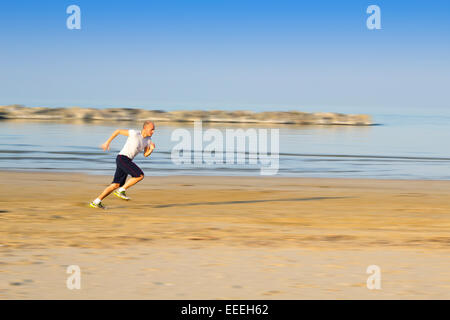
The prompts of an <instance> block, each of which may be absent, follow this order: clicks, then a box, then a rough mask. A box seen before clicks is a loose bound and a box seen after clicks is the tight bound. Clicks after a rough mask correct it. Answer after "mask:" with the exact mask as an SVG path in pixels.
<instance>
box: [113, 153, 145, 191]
mask: <svg viewBox="0 0 450 320" xmlns="http://www.w3.org/2000/svg"><path fill="white" fill-rule="evenodd" d="M117 161H118V164H119V165H120V167H121V168H122V169H123V170H124V171H126V173H127V174H129V175H130V176H131V178H130V179H129V180H128V181H127V182H126V183H125V184H123V186H122V185H121V188H120V189H119V192H120V191H124V190H127V189H128V188H130V187H131V186H133V185H135V184H136V183H138V182H139V181H141V180H142V179H144V172H142V170H141V168H139V167H138V166H137V164H135V163H134V162H133V161H132V160H130V159H128V158H124V157H121V158H119V159H118V160H117Z"/></svg>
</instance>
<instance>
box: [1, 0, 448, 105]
mask: <svg viewBox="0 0 450 320" xmlns="http://www.w3.org/2000/svg"><path fill="white" fill-rule="evenodd" d="M71 4H76V5H78V6H80V8H81V15H82V16H81V24H82V25H81V26H82V29H81V30H68V29H67V28H66V19H67V17H68V14H67V13H66V8H67V7H68V6H69V5H71ZM371 4H376V5H378V6H379V7H380V8H381V24H382V29H381V30H368V29H367V28H366V19H367V17H368V16H369V15H368V14H367V13H366V8H367V7H368V6H369V5H371ZM0 73H1V75H2V76H1V77H0V105H2V104H12V103H18V104H25V105H28V106H52V107H64V106H74V105H78V106H85V107H88V106H89V107H111V106H112V107H124V106H126V107H146V108H158V109H166V110H171V109H186V108H189V109H252V110H306V111H319V110H320V111H342V112H361V113H366V112H367V113H370V112H374V110H375V111H376V110H395V112H397V113H403V112H405V113H406V112H408V110H412V109H418V110H427V108H428V109H430V108H433V109H442V110H448V109H450V90H448V87H449V83H450V1H447V0H445V1H444V0H442V1H401V0H397V1H358V0H355V1H325V0H324V1H320V0H319V1H305V2H303V1H298V0H297V1H283V0H278V1H263V0H259V1H247V0H240V1H235V0H226V1H221V0H210V1H196V0H189V1H188V0H185V1H170V0H165V1H134V0H128V1H93V0H89V1H31V0H30V1H23V0H17V1H8V2H4V1H3V2H1V3H0Z"/></svg>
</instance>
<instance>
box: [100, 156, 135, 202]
mask: <svg viewBox="0 0 450 320" xmlns="http://www.w3.org/2000/svg"><path fill="white" fill-rule="evenodd" d="M116 163H117V167H116V172H115V173H114V179H113V182H112V183H111V184H110V185H109V186H107V187H106V188H105V190H103V192H102V193H101V194H100V195H99V196H98V198H97V199H95V200H94V203H96V204H98V203H97V202H99V201H102V200H103V199H105V198H106V197H107V196H109V195H110V194H111V192H113V191H114V190H116V189H117V188H119V187H120V186H122V185H123V184H124V183H125V180H126V179H127V173H126V172H125V171H124V170H122V169H121V167H120V165H119V163H118V162H117V159H116Z"/></svg>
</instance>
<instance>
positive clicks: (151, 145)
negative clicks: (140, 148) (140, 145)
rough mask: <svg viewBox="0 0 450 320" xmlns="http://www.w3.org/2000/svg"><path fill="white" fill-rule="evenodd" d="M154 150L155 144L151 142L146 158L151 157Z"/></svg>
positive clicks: (146, 149) (145, 152) (146, 151)
mask: <svg viewBox="0 0 450 320" xmlns="http://www.w3.org/2000/svg"><path fill="white" fill-rule="evenodd" d="M154 149H155V144H154V143H153V142H151V143H150V146H149V147H146V148H145V151H144V157H148V156H149V155H151V154H152V152H153V150H154Z"/></svg>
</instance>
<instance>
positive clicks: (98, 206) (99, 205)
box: [89, 202, 106, 209]
mask: <svg viewBox="0 0 450 320" xmlns="http://www.w3.org/2000/svg"><path fill="white" fill-rule="evenodd" d="M89 206H90V207H91V208H97V209H106V207H105V206H104V205H103V204H102V203H101V202H100V203H99V204H95V203H94V202H91V203H89Z"/></svg>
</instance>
